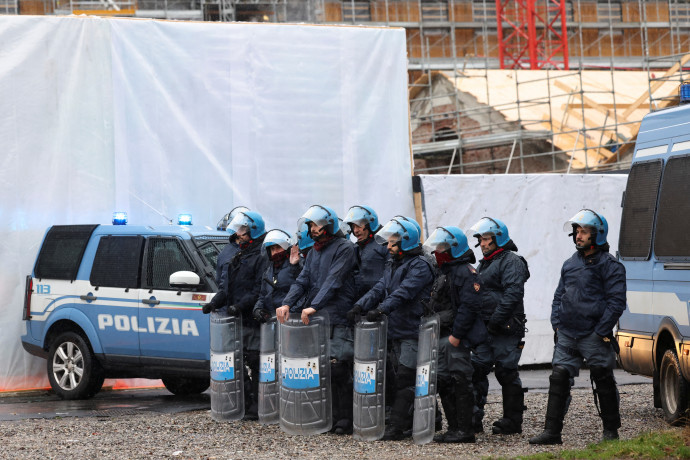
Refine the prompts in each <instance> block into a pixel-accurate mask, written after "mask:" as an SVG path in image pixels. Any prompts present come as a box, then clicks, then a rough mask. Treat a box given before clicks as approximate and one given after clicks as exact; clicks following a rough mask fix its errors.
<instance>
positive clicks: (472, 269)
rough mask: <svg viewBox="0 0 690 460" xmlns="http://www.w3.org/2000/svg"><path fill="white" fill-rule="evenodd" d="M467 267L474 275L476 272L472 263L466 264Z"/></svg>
mask: <svg viewBox="0 0 690 460" xmlns="http://www.w3.org/2000/svg"><path fill="white" fill-rule="evenodd" d="M467 268H469V269H470V273H472V274H474V275H476V274H477V269H475V268H474V267H473V266H472V265H467Z"/></svg>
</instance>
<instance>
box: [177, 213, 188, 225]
mask: <svg viewBox="0 0 690 460" xmlns="http://www.w3.org/2000/svg"><path fill="white" fill-rule="evenodd" d="M177 225H192V215H191V214H180V215H178V216H177Z"/></svg>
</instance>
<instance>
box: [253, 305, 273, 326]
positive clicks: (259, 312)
mask: <svg viewBox="0 0 690 460" xmlns="http://www.w3.org/2000/svg"><path fill="white" fill-rule="evenodd" d="M254 319H255V320H257V321H258V322H260V323H265V322H266V321H268V320H269V319H271V313H269V311H268V310H266V309H265V308H257V309H256V310H254Z"/></svg>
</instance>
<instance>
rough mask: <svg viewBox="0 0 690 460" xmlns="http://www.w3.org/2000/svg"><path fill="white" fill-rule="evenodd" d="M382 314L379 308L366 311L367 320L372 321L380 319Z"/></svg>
mask: <svg viewBox="0 0 690 460" xmlns="http://www.w3.org/2000/svg"><path fill="white" fill-rule="evenodd" d="M382 316H383V312H382V311H381V310H379V309H378V308H375V309H373V310H369V311H368V312H367V321H369V322H371V323H374V322H376V321H378V320H380V319H381V317H382Z"/></svg>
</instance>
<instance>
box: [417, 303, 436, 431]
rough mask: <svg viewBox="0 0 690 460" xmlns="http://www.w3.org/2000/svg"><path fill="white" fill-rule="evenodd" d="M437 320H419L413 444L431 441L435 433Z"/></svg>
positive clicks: (426, 318) (434, 318) (434, 316)
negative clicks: (420, 321)
mask: <svg viewBox="0 0 690 460" xmlns="http://www.w3.org/2000/svg"><path fill="white" fill-rule="evenodd" d="M439 329H440V320H439V317H438V315H437V314H434V315H431V316H425V317H423V318H422V324H420V326H419V344H418V350H417V379H416V383H415V392H414V393H415V395H414V396H415V397H414V419H413V423H412V438H413V439H414V442H415V444H426V443H428V442H430V441H431V440H432V439H434V431H435V429H436V367H437V365H438V339H439Z"/></svg>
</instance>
